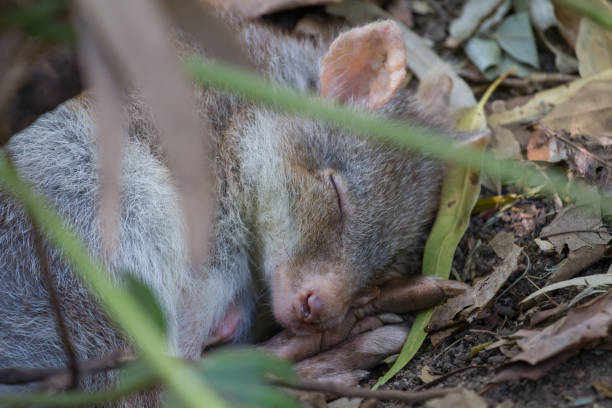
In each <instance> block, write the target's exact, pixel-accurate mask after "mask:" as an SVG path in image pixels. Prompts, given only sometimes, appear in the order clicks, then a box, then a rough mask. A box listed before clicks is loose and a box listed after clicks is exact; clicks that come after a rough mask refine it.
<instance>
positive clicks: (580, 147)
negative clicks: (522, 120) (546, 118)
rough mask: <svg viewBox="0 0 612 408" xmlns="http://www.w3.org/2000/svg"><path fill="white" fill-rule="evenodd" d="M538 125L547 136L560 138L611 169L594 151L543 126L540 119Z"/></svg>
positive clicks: (611, 165) (611, 166) (610, 165)
mask: <svg viewBox="0 0 612 408" xmlns="http://www.w3.org/2000/svg"><path fill="white" fill-rule="evenodd" d="M538 126H539V127H541V128H542V129H543V130H544V132H545V133H546V134H547V135H548V136H551V137H555V138H557V139H559V140H561V141H562V142H564V143H565V144H567V145H569V146H571V147H573V148H574V149H576V150H578V151H580V152H581V153H583V154H585V155H587V156H589V157H590V158H591V159H593V160H595V161H596V162H598V163H599V164H601V165H602V166H604V167H607V168H609V169H612V164H610V163H608V162H607V161H606V160H604V159H602V158H601V157H599V156H598V155H596V154H595V153H592V152H589V151H588V150H587V149H585V148H584V147H583V146H580V145H578V144H577V143H574V142H573V141H571V140H570V139H568V138H567V137H565V136H563V135H562V134H560V133H559V132H557V131H555V130H553V129H551V128H549V127H547V126H545V125H544V124H542V123H541V122H540V121H538Z"/></svg>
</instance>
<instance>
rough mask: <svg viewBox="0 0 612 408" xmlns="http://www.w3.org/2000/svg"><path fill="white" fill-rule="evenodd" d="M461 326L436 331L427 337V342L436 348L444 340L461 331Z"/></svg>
mask: <svg viewBox="0 0 612 408" xmlns="http://www.w3.org/2000/svg"><path fill="white" fill-rule="evenodd" d="M463 326H464V325H463V324H458V325H456V326H453V327H449V328H447V329H442V330H438V331H437V332H435V333H431V334H430V335H429V341H431V345H432V346H433V347H436V346H437V345H438V344H440V343H442V342H443V341H444V340H445V339H446V338H448V337H450V336H452V335H453V334H454V333H456V332H458V331H459V330H461V328H462V327H463Z"/></svg>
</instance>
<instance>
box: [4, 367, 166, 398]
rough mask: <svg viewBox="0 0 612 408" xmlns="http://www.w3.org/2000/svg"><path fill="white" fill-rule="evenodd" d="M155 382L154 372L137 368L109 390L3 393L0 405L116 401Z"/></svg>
mask: <svg viewBox="0 0 612 408" xmlns="http://www.w3.org/2000/svg"><path fill="white" fill-rule="evenodd" d="M155 384H156V373H155V372H153V371H151V370H138V371H135V372H132V373H131V375H129V376H126V377H125V378H124V379H123V380H122V381H121V383H119V384H117V386H116V387H115V388H113V389H111V390H107V391H99V392H74V391H68V392H62V393H59V394H49V393H37V392H29V393H27V394H26V393H19V394H17V393H3V394H0V406H3V407H4V406H25V405H39V406H45V407H60V406H61V407H82V406H92V405H95V404H102V403H108V402H110V401H116V400H118V399H121V398H122V397H124V396H126V395H128V394H131V393H133V392H137V391H141V390H143V389H147V388H150V387H152V386H154V385H155Z"/></svg>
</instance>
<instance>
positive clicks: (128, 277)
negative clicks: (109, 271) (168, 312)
mask: <svg viewBox="0 0 612 408" xmlns="http://www.w3.org/2000/svg"><path fill="white" fill-rule="evenodd" d="M123 279H124V280H125V283H126V288H127V290H128V292H129V293H130V294H131V295H132V297H133V298H134V299H136V300H137V301H138V303H139V304H140V306H141V307H142V309H143V311H145V312H146V313H148V314H149V316H150V317H151V321H153V322H155V324H156V325H157V327H158V328H159V329H160V330H161V331H162V333H164V334H166V335H167V334H168V323H167V321H166V316H165V314H164V310H163V309H162V307H161V305H160V304H159V301H158V300H157V297H155V295H154V294H153V292H152V291H151V288H149V286H147V284H145V283H144V282H143V281H142V280H140V279H139V278H138V277H136V276H134V275H132V274H131V273H129V272H128V273H125V274H124V275H123Z"/></svg>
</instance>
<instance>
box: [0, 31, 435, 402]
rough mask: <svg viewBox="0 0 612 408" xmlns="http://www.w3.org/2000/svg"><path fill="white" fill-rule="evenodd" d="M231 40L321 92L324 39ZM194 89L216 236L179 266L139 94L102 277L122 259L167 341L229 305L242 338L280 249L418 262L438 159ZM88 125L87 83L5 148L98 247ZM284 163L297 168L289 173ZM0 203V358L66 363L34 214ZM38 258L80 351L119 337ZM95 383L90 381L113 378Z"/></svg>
mask: <svg viewBox="0 0 612 408" xmlns="http://www.w3.org/2000/svg"><path fill="white" fill-rule="evenodd" d="M242 40H243V43H244V44H245V50H248V51H250V53H251V57H252V58H253V59H254V61H255V62H256V63H257V64H258V65H259V66H260V67H262V68H263V70H264V73H265V74H266V75H267V76H268V77H269V78H272V79H275V80H278V81H281V82H284V83H285V84H288V85H290V86H292V87H294V88H296V89H298V90H301V91H305V90H310V91H316V90H317V89H318V76H319V72H318V67H319V62H320V60H321V58H322V57H323V55H324V54H325V52H326V46H325V44H313V43H312V42H302V41H298V40H295V39H290V38H285V37H283V36H281V35H280V34H278V33H275V32H271V31H269V30H268V29H265V28H261V27H257V26H254V25H251V26H247V27H246V28H245V29H244V30H243V31H242ZM319 43H322V41H319ZM196 94H197V96H198V97H199V101H200V103H201V111H202V115H203V116H206V117H208V118H209V119H210V120H211V121H212V124H213V128H214V129H215V134H214V135H213V136H214V142H215V143H214V145H215V161H214V164H215V171H216V174H217V178H218V182H217V187H218V200H219V202H218V209H217V217H216V223H215V230H214V231H215V235H214V237H213V239H212V244H211V246H212V249H211V252H210V256H209V259H208V261H207V263H206V265H202V266H201V267H200V268H190V267H189V264H188V261H187V256H186V250H185V248H184V246H183V244H182V237H183V227H182V225H181V221H180V220H181V215H180V212H179V208H180V206H179V205H178V197H177V194H176V192H175V189H174V186H173V184H172V180H171V178H170V176H169V173H168V170H167V168H166V166H165V165H164V162H163V156H162V155H161V154H160V152H159V150H158V148H157V147H156V143H155V140H156V139H157V137H156V134H155V129H154V128H153V127H152V125H151V124H150V122H149V121H148V119H147V115H146V109H143V108H142V107H141V106H139V105H138V103H136V102H134V103H132V104H131V105H129V106H128V107H127V109H128V113H129V118H130V122H129V124H128V126H127V127H126V133H127V135H126V138H125V140H126V143H125V147H124V149H123V151H124V154H123V160H122V163H123V164H122V182H121V191H122V197H123V199H122V200H123V201H122V205H121V214H120V218H121V221H120V239H119V246H118V249H117V251H116V253H115V254H113V256H112V257H111V258H110V259H106V260H105V262H106V264H107V266H108V267H109V269H110V271H111V273H113V274H114V275H113V278H118V277H119V274H120V272H121V271H124V270H129V271H131V272H132V273H134V274H136V275H137V276H139V277H141V278H142V279H143V280H144V281H145V282H147V283H148V284H149V285H150V287H151V288H152V289H153V290H154V292H155V293H156V294H157V296H158V297H159V299H161V301H162V304H163V306H164V309H165V311H166V313H167V317H168V319H169V322H170V326H171V343H172V345H173V347H174V350H175V352H176V353H178V354H180V355H183V356H186V357H189V358H198V357H199V355H200V353H201V350H202V347H203V345H205V344H206V340H207V338H208V337H209V336H210V334H211V332H212V330H213V329H214V328H215V327H216V325H217V324H218V322H219V321H220V320H221V319H222V318H223V316H224V314H225V312H226V310H227V309H228V307H229V305H231V304H232V303H235V304H237V305H238V306H239V307H240V309H241V310H242V311H243V316H244V318H243V321H242V322H241V328H240V336H238V337H239V338H238V339H237V341H240V340H244V339H247V338H248V334H249V332H250V329H251V325H252V322H253V320H254V319H253V317H254V313H255V312H254V307H255V304H256V303H257V302H258V301H259V300H260V297H261V296H265V293H263V294H262V293H259V292H260V291H258V290H256V287H257V285H256V283H255V281H257V280H260V279H263V281H269V280H270V275H271V274H272V273H273V271H274V268H275V267H276V266H277V265H278V263H279V262H287V261H289V262H292V263H293V264H295V265H298V264H299V263H300V260H303V259H304V258H308V257H310V258H318V257H324V256H327V255H329V256H333V254H331V253H330V251H342V253H343V254H345V256H346V259H347V268H348V269H349V270H350V286H351V288H352V289H354V290H355V291H356V290H358V289H361V288H363V287H365V285H367V284H368V283H369V282H371V281H372V280H373V279H375V278H376V277H378V276H380V275H381V274H382V273H384V272H385V271H388V270H392V269H394V268H396V267H398V265H400V264H406V265H404V266H405V267H402V268H401V269H406V268H407V267H408V266H410V267H411V268H412V269H413V270H417V269H418V261H416V262H415V261H414V259H418V257H419V256H420V254H421V252H422V247H423V244H424V239H425V236H426V232H427V230H428V228H429V226H430V225H431V222H432V219H433V216H434V214H435V210H436V208H437V202H438V194H439V189H440V184H441V176H442V171H441V168H440V165H439V164H437V163H435V162H433V161H431V160H428V159H426V158H423V157H418V156H415V155H414V154H412V153H409V152H406V151H401V150H398V149H395V148H392V147H387V146H384V145H381V144H379V143H375V142H369V141H364V140H361V139H359V138H357V137H355V136H353V135H351V134H348V133H346V132H343V131H340V130H337V129H333V128H330V127H328V126H325V125H323V124H321V123H316V122H313V121H309V120H305V119H300V118H297V117H294V116H292V115H287V114H283V113H277V112H273V111H270V110H268V109H265V108H260V107H256V106H253V105H251V104H249V103H246V102H244V101H242V100H240V99H238V98H234V97H230V96H228V95H225V94H223V93H221V92H213V91H207V92H204V91H203V90H201V89H196ZM409 99H410V98H409V96H408V95H407V94H406V93H405V92H403V91H402V92H398V94H397V95H396V96H395V97H394V99H393V100H392V101H391V102H389V103H388V104H387V105H386V106H384V107H383V108H382V109H381V110H380V114H382V115H386V116H393V117H396V118H401V119H407V120H415V119H417V117H418V116H419V114H418V113H416V112H417V109H415V107H414V106H413V105H412V104H411V102H408V100H409ZM417 120H418V119H417ZM94 134H95V126H94V123H93V120H92V116H91V112H90V108H89V104H88V97H86V96H82V97H79V98H77V99H75V100H73V101H70V102H68V103H65V104H64V105H62V106H60V107H59V108H57V109H56V110H54V111H53V112H50V113H48V114H46V115H43V116H42V117H41V118H40V119H39V120H37V121H36V123H35V124H34V125H32V126H31V127H29V128H28V129H26V130H24V131H23V132H21V133H19V134H18V135H16V136H14V137H13V138H12V140H11V141H10V143H9V145H8V147H7V148H8V151H9V152H10V153H11V155H12V157H13V159H14V160H15V164H16V165H17V168H18V169H19V171H20V173H21V175H22V176H23V177H24V178H26V179H28V180H30V181H31V182H33V183H34V184H35V186H36V188H37V189H38V190H39V191H40V192H41V193H42V194H44V195H45V196H46V197H47V198H48V199H49V200H50V201H51V203H52V204H53V205H54V206H55V208H56V209H57V210H58V211H59V212H60V214H61V215H62V216H63V217H64V218H65V219H66V221H67V222H68V223H70V225H71V226H72V227H73V228H74V229H75V230H76V231H77V232H78V233H79V235H80V236H81V237H82V238H83V239H84V240H85V242H86V243H87V244H88V246H89V248H90V250H91V251H92V253H93V254H96V255H97V256H101V253H102V252H101V244H100V231H99V220H98V219H97V215H96V204H95V197H96V194H97V191H98V177H97V173H96V168H95V163H96V152H95V150H94V142H93V137H94V136H93V135H94ZM295 166H298V167H299V168H300V169H305V170H306V173H305V174H307V176H303V175H301V173H300V174H296V173H294V172H293V170H292V169H293V168H294V167H295ZM328 168H331V169H334V170H335V171H336V172H337V173H338V174H340V175H341V176H342V177H343V179H344V180H346V184H347V186H348V191H349V193H348V197H349V199H350V200H351V205H352V207H353V208H354V213H353V214H352V216H351V217H350V218H349V219H348V221H347V220H345V221H342V222H338V221H337V220H336V218H334V217H335V216H334V212H335V211H337V203H336V201H335V198H334V199H330V198H329V197H330V196H329V194H328V192H329V187H327V186H325V185H324V184H323V182H322V181H321V180H320V179H319V178H317V174H318V172H319V171H321V170H325V169H328ZM0 200H1V203H2V204H1V205H0V367H10V366H22V367H24V366H26V367H46V366H59V365H65V364H66V357H65V354H64V351H63V348H62V346H61V342H60V340H59V338H58V336H57V334H56V331H55V321H54V317H53V314H52V311H51V308H50V307H49V303H48V296H47V292H46V290H45V288H44V285H43V283H42V281H41V278H40V275H39V271H38V263H37V261H36V257H35V256H34V251H33V248H32V233H31V224H30V222H29V221H28V220H27V218H26V217H25V215H24V212H23V209H22V208H21V206H20V205H19V204H17V203H15V202H14V201H13V200H12V199H11V198H9V197H8V196H6V195H2V196H0ZM48 256H49V262H50V265H51V266H52V270H53V273H54V275H55V278H56V280H57V283H58V291H59V294H60V298H61V301H62V304H63V307H64V313H65V316H66V320H67V322H68V324H69V329H70V332H71V335H72V337H73V340H74V342H75V345H76V348H77V353H78V357H79V358H80V359H90V358H95V357H99V356H100V355H102V354H104V353H107V352H110V351H113V350H117V349H125V348H127V347H128V345H127V344H126V343H125V341H124V340H123V339H122V337H121V335H120V333H118V332H117V331H116V330H115V329H114V327H113V325H112V324H111V323H109V321H108V320H107V319H106V317H105V316H104V313H103V312H102V310H101V309H100V308H99V306H98V305H97V304H96V302H95V301H94V300H93V299H92V298H91V296H90V295H89V294H88V293H87V291H86V290H85V289H84V288H83V286H82V284H81V283H80V282H79V280H78V279H77V278H76V277H75V276H74V275H73V273H72V272H71V271H70V270H69V268H67V267H66V265H65V264H64V262H63V261H62V258H61V256H60V255H59V254H58V253H57V251H55V250H54V249H49V250H48ZM260 315H261V314H258V316H260ZM96 381H98V384H97V385H101V384H104V383H106V382H108V381H110V377H104V378H97V379H96ZM143 398H144V397H143ZM144 400H146V398H145V399H144ZM144 400H141V401H139V400H138V399H136V400H133V401H132V402H136V403H143V402H142V401H144Z"/></svg>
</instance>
